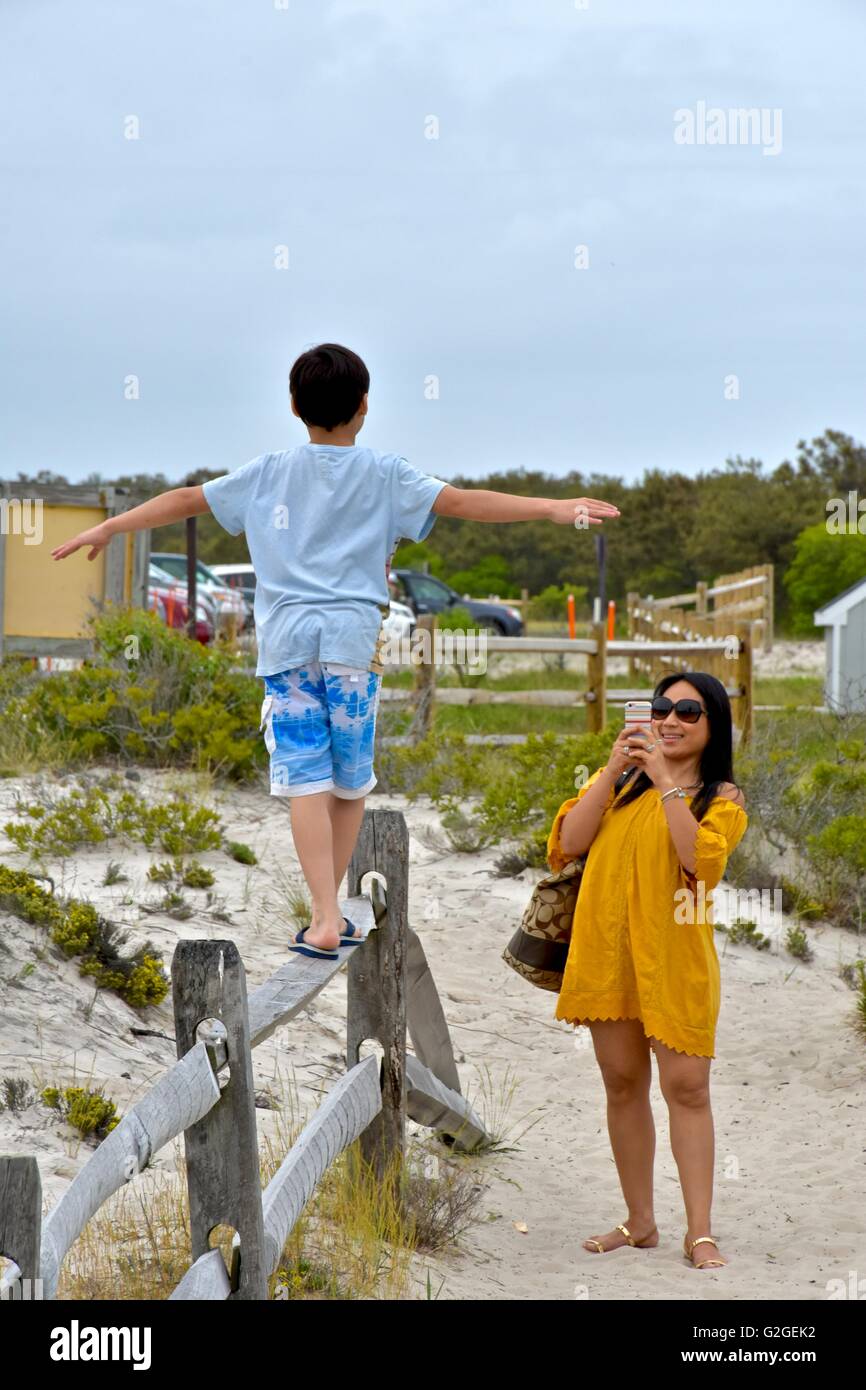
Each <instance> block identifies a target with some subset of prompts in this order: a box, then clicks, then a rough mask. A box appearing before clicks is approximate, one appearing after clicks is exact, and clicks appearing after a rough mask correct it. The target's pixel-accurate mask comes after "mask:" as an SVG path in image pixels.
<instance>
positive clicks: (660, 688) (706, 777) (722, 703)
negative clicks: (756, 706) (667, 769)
mask: <svg viewBox="0 0 866 1390" xmlns="http://www.w3.org/2000/svg"><path fill="white" fill-rule="evenodd" d="M677 681H688V683H689V685H693V686H694V688H695V690H697V692H698V694H699V695H700V696H701V697H702V699H703V702H704V706H705V708H706V711H707V718H708V719H709V723H710V736H709V738H708V739H707V742H706V745H705V747H704V750H703V752H702V753H701V763H700V777H701V782H702V784H703V785H702V786H701V787H700V788H699V790H698V792H697V794H696V795H695V798H694V800H693V801H692V815H693V816H694V818H695V820H703V818H704V816H705V815H706V813H707V810H708V809H709V805H710V802H711V801H712V800H713V797H714V796H716V795H717V794H718V789H719V787H720V786H721V785H722V783H723V782H733V781H734V755H733V746H734V733H733V724H732V720H731V702H730V700H729V699H728V692H727V690H726V689H725V687H724V686H723V685H722V682H721V681H720V680H717V679H716V677H715V676H708V675H707V674H706V672H704V671H680V672H678V673H677V674H675V675H669V676H663V677H662V679H661V680H660V681H659V683H658V685H657V686H656V688H655V690H654V691H653V699H656V697H657V696H659V695H664V693H665V691H666V690H667V688H668V686H670V685H675V684H676V682H677ZM636 772H637V776H635V773H636ZM626 784H628V790H627V791H625V792H624V793H623V795H622V796H620V795H619V793H620V791H621V789H622V788H623V787H625V786H626ZM652 785H653V784H652V782H651V781H650V779H649V777H647V775H646V773H645V772H643V771H638V770H637V769H636V768H627V769H626V771H625V772H623V773H622V774H621V775H620V776H619V777H618V778H617V780H616V784H615V787H614V791H615V793H616V800H615V801H614V804H613V809H614V810H616V809H617V807H619V806H626V805H628V803H629V802H630V801H636V800H637V798H638V797H639V796H643V794H644V792H645V791H646V789H647V787H651V786H652ZM734 785H735V786H736V783H734Z"/></svg>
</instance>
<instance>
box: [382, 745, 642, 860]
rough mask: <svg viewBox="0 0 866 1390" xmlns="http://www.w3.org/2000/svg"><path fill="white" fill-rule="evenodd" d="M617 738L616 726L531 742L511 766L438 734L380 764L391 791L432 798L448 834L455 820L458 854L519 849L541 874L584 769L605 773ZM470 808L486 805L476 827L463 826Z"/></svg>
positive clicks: (395, 750)
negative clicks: (463, 848)
mask: <svg viewBox="0 0 866 1390" xmlns="http://www.w3.org/2000/svg"><path fill="white" fill-rule="evenodd" d="M616 733H617V730H616V729H615V728H613V727H612V726H611V727H609V728H607V729H605V730H604V732H603V733H600V734H592V733H583V734H575V735H573V736H572V737H569V738H559V737H557V735H556V734H554V733H546V734H530V735H529V736H528V737H527V739H526V742H525V743H522V744H516V745H514V746H513V747H512V748H510V749H509V750H508V759H507V762H506V761H505V760H504V759H503V758H502V757H501V756H500V757H498V758H495V759H493V758H491V756H490V751H491V750H489V749H486V748H485V747H483V745H474V746H473V745H471V744H467V743H466V737H465V735H464V734H453V733H452V734H441V733H436V732H435V731H433V732H431V733H430V734H428V735H427V737H426V738H425V739H422V740H421V741H419V742H418V743H417V744H415V745H414V746H410V747H390V748H386V749H383V750H382V754H381V755H380V759H381V766H382V767H383V773H384V780H385V782H386V785H387V788H388V790H389V791H394V792H402V793H403V794H404V795H406V796H408V797H409V798H410V799H412V798H414V797H416V796H429V797H430V799H431V801H432V802H433V804H434V805H435V806H436V807H437V809H438V810H439V811H440V813H441V815H442V818H443V826H446V818H447V817H450V818H451V820H450V822H449V825H450V830H451V833H452V835H453V836H454V837H455V839H454V843H455V847H457V845H458V844H459V843H461V842H463V843H466V844H469V843H474V847H478V845H480V844H482V843H485V844H489V843H499V842H501V841H513V842H516V844H517V846H518V848H519V851H520V854H521V857H522V859H523V863H524V864H532V865H536V866H541V865H543V864H544V863H545V851H546V848H547V837H548V835H549V834H550V827H551V825H552V824H553V819H554V816H555V815H556V812H557V811H558V810H559V807H560V806H561V805H562V803H563V802H564V801H567V800H568V799H569V798H571V797H574V796H576V795H577V786H576V778H577V776H578V769H580V768H582V769H585V774H586V776H588V775H589V774H591V773H593V772H595V771H596V769H597V768H599V767H601V766H603V764H604V763H605V762H606V761H607V758H608V755H609V753H610V748H611V745H612V743H613V741H614V739H615V737H616ZM468 802H473V803H475V802H478V803H479V804H478V805H477V809H476V810H475V811H474V814H473V818H472V825H471V827H469V826H467V825H464V824H462V822H461V821H460V816H461V815H464V816H465V810H466V805H467V803H468ZM447 829H448V826H446V830H447Z"/></svg>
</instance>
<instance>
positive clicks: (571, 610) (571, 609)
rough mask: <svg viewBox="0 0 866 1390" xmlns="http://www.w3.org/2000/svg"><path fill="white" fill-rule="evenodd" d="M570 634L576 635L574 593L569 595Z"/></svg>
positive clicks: (571, 635) (570, 635)
mask: <svg viewBox="0 0 866 1390" xmlns="http://www.w3.org/2000/svg"><path fill="white" fill-rule="evenodd" d="M568 635H569V637H573V636H574V594H569V596H568Z"/></svg>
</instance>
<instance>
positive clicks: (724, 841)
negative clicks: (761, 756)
mask: <svg viewBox="0 0 866 1390" xmlns="http://www.w3.org/2000/svg"><path fill="white" fill-rule="evenodd" d="M603 771H604V768H599V769H598V771H597V772H594V773H593V774H592V776H591V777H590V778H589V780H588V781H587V782H586V783H585V785H584V786H583V787H581V789H580V791H579V792H578V794H577V796H573V797H571V798H570V799H569V800H568V801H564V802H563V803H562V805H561V806H560V808H559V810H558V812H557V814H556V819H555V820H554V822H553V827H552V829H551V832H550V837H549V839H548V842H547V860H548V864H549V865H550V868H551V869H552V870H557V869H561V868H562V867H563V865H564V864H566V863H568V861H569V858H573V857H574V856H573V855H571V856H569V855H567V854H564V853H563V850H562V847H561V845H560V843H559V832H560V826H561V824H562V820H563V817H564V816H565V815H566V814H567V812H568V811H570V810H571V808H572V806H574V805H575V804H576V802H578V801H580V799H581V797H583V796H585V795H586V793H587V792H588V791H589V788H590V787H591V786H592V785H593V783H595V782H597V781H598V778H599V777H600V776H601V774H602V772H603ZM691 800H692V798H691V797H689V798H688V801H689V803H691ZM612 803H613V792H611V795H610V799H609V801H608V805H607V807H606V808H605V810H604V812H603V814H602V818H601V823H600V825H599V827H598V833H597V834H596V837H595V839H594V840H593V842H592V844H591V846H590V848H589V852H588V854H587V857H586V867H585V869H584V872H583V877H582V879H581V883H580V891H579V893H578V898H577V905H576V907H575V912H574V921H573V924H572V929H571V944H570V946H569V951H568V959H567V961H566V966H565V973H564V975H563V980H562V989H561V991H560V994H559V999H558V1003H557V1007H556V1014H555V1017H556V1018H562V1019H565V1020H566V1021H567V1022H569V1023H574V1024H575V1025H579V1024H581V1023H585V1022H586V1021H587V1020H590V1019H592V1020H596V1019H626V1018H636V1019H639V1020H640V1021H641V1023H642V1024H643V1029H644V1033H645V1034H646V1036H647V1037H653V1038H658V1040H659V1041H660V1042H662V1043H665V1044H666V1045H667V1046H668V1047H671V1048H673V1049H674V1050H675V1051H676V1052H685V1053H688V1054H689V1055H690V1056H695V1057H714V1056H715V1052H714V1046H715V1031H716V1022H717V1019H718V1014H719V1004H720V999H721V988H720V973H719V958H718V956H717V955H716V947H715V942H714V940H713V922H712V889H713V888H715V886H716V884H717V883H718V882H719V880H720V879H721V877H722V874H723V873H724V871H725V864H726V863H727V859H728V856H729V855H730V853H731V851H732V850H733V849H734V848H735V847H736V846H737V845H738V844H739V842H740V840H741V839H742V837H743V834H744V833H745V830H746V826H747V825H748V817H747V815H746V813H745V811H744V810H743V808H742V806H738V805H737V803H736V802H734V801H730V800H729V799H728V798H726V797H718V796H717V797H715V798H714V800H713V801H712V802H711V803H710V806H709V809H708V810H707V813H706V815H705V816H704V819H703V820H702V821H701V822H700V825H699V828H698V833H697V842H696V864H695V873H694V874H689V873H687V872H686V870H685V869H684V868H683V866H682V865H681V864H680V861H679V858H678V856H677V852H676V848H675V846H674V842H673V839H672V838H671V833H670V830H669V829H668V823H667V817H666V815H665V808H664V806H662V804H661V794H660V792H658V791H656V789H655V787H650V788H648V789H647V791H645V792H644V794H643V796H641V797H638V798H637V799H636V800H635V801H632V802H631V803H630V804H629V805H627V806H622V807H620V808H619V809H618V810H613V808H612ZM701 882H703V885H704V887H703V889H701V887H700V883H701ZM683 889H689V890H690V892H691V894H692V895H693V901H694V904H695V910H694V912H689V911H688V903H689V895H688V894H686V893H683V892H682V890H683ZM702 903H703V905H704V906H703V910H702ZM690 916H691V917H694V918H695V919H696V920H694V921H690V920H688V919H689V917H690Z"/></svg>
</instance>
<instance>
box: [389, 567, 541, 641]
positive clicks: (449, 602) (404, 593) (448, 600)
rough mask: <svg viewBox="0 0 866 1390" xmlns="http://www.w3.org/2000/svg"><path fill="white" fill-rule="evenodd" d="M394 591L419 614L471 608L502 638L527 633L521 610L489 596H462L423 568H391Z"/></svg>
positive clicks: (483, 625)
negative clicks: (423, 571)
mask: <svg viewBox="0 0 866 1390" xmlns="http://www.w3.org/2000/svg"><path fill="white" fill-rule="evenodd" d="M395 587H396V590H397V592H396V593H395V592H394V590H395ZM391 593H392V595H393V597H394V598H395V599H399V600H400V601H401V602H402V603H408V604H409V607H410V608H412V609H414V611H415V612H416V613H442V612H443V611H444V610H445V609H446V608H456V607H458V606H459V607H460V608H468V610H469V612H470V613H471V614H472V616H473V618H475V619H476V621H477V623H478V626H479V627H482V628H487V630H488V631H489V632H492V633H495V634H496V635H497V636H499V637H522V636H523V619H522V617H521V616H520V612H519V611H518V609H516V608H509V607H508V605H507V604H505V603H488V601H487V600H486V599H477V598H462V597H461V595H460V594H458V593H457V592H456V590H454V589H452V588H450V586H449V585H448V584H443V582H442V580H441V579H434V578H433V576H432V574H422V573H421V571H420V570H391Z"/></svg>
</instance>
